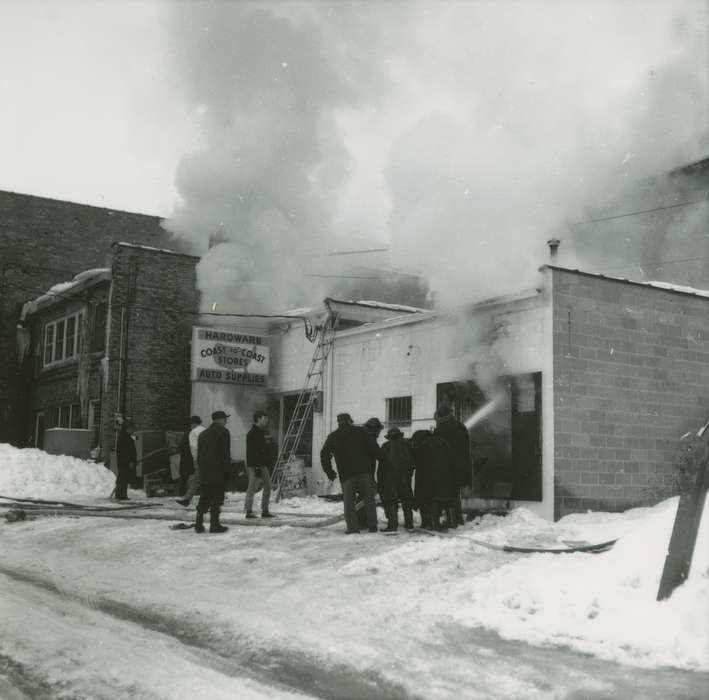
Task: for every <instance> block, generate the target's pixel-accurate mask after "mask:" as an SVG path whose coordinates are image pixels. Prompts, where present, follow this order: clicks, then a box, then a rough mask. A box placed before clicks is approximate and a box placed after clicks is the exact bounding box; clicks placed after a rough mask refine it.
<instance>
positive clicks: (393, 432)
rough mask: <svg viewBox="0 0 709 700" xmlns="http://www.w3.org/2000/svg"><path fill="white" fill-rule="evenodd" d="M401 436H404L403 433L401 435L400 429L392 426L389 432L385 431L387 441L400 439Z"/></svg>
mask: <svg viewBox="0 0 709 700" xmlns="http://www.w3.org/2000/svg"><path fill="white" fill-rule="evenodd" d="M403 436H404V433H402V432H401V429H400V428H398V427H397V426H393V427H392V428H389V430H387V434H386V435H385V437H386V439H387V440H391V439H396V438H400V437H403Z"/></svg>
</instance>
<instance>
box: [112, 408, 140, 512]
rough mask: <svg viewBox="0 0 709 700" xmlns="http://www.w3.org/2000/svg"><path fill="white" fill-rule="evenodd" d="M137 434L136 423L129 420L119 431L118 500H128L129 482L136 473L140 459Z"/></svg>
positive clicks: (117, 461)
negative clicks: (136, 439) (135, 439)
mask: <svg viewBox="0 0 709 700" xmlns="http://www.w3.org/2000/svg"><path fill="white" fill-rule="evenodd" d="M134 434H135V423H133V421H130V420H127V421H124V422H123V425H121V429H120V430H119V431H118V439H117V440H116V467H117V471H118V473H117V475H116V500H117V501H127V500H128V482H129V481H130V476H131V474H132V473H133V472H134V471H135V465H136V463H137V462H138V457H137V454H136V451H135V442H134V440H133V435H134Z"/></svg>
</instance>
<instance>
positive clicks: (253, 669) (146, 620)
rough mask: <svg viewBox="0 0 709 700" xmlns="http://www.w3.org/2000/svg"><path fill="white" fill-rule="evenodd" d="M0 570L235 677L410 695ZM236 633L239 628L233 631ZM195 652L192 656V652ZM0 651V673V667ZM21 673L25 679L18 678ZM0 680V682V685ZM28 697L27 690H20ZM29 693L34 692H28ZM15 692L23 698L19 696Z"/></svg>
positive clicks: (311, 689) (380, 681)
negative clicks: (146, 633)
mask: <svg viewBox="0 0 709 700" xmlns="http://www.w3.org/2000/svg"><path fill="white" fill-rule="evenodd" d="M0 574H4V575H5V576H7V577H9V578H11V579H13V580H15V581H17V582H20V583H24V584H29V585H31V586H33V587H35V588H38V589H40V590H42V591H45V592H48V593H51V594H52V595H54V596H56V597H58V598H60V599H66V600H70V601H72V602H73V603H78V604H80V605H81V606H82V608H84V609H87V610H93V611H98V612H101V613H104V614H106V615H109V616H110V617H112V618H114V619H116V620H120V621H122V622H127V623H129V624H132V625H136V626H138V627H140V628H142V629H144V630H147V631H149V632H152V633H157V634H161V635H165V636H167V637H169V638H171V639H173V640H175V641H177V642H179V644H180V645H181V646H182V647H184V648H185V650H186V651H188V652H189V653H190V654H191V656H192V657H193V659H195V660H196V661H197V662H198V663H199V664H200V665H202V666H203V667H205V668H208V669H210V670H212V671H214V672H217V673H220V674H223V675H227V676H232V677H235V678H250V679H252V680H254V681H256V682H259V683H263V684H268V685H272V686H273V689H274V691H275V690H277V689H278V688H279V687H280V688H281V689H282V690H290V691H292V692H296V693H305V694H306V695H307V696H310V697H314V698H322V699H323V700H351V699H353V698H367V700H398V699H399V698H401V699H402V700H403V699H406V698H413V697H415V696H412V695H411V693H409V692H407V691H406V690H405V689H404V688H402V687H400V686H398V685H395V684H393V683H391V682H390V681H388V680H386V679H385V678H383V677H382V676H381V675H380V674H378V673H377V672H362V671H361V670H358V669H355V668H352V667H349V666H347V665H342V664H339V665H336V666H328V667H326V666H324V665H323V664H322V663H321V662H319V661H318V660H317V659H316V658H313V657H310V656H308V655H307V654H304V653H302V652H299V651H282V650H278V649H269V648H265V647H255V646H254V644H253V641H254V640H251V639H249V640H241V639H240V638H239V637H238V636H237V635H235V633H234V632H235V631H234V630H233V629H232V628H227V627H226V626H223V627H221V628H220V627H219V626H216V627H214V626H210V625H209V623H204V624H195V623H194V622H187V621H185V620H183V619H180V618H179V617H175V616H170V615H165V614H162V613H157V612H155V611H151V610H147V609H145V608H140V607H136V606H132V605H129V604H127V603H122V602H119V601H116V600H112V599H107V598H102V597H100V596H89V597H87V596H82V595H76V594H73V593H72V592H71V591H68V590H66V588H65V587H63V586H62V587H60V586H58V585H57V584H55V583H54V582H53V581H51V580H48V579H45V578H42V577H40V576H38V575H36V574H31V573H27V572H25V571H17V570H14V569H8V568H5V567H2V566H0ZM237 634H238V633H237ZM195 657H196V658H195ZM13 663H15V666H13ZM1 664H2V657H1V656H0V678H1V671H2V665H1ZM8 667H9V670H10V671H11V672H12V671H13V669H14V678H13V674H12V673H10V674H8V675H9V676H10V677H11V680H12V682H13V683H14V684H15V686H16V688H17V689H19V690H21V689H22V687H23V685H22V684H23V682H25V683H26V684H29V685H28V688H30V689H31V688H33V687H34V688H35V691H39V693H40V694H38V695H36V697H37V698H38V700H42V699H43V698H44V697H47V698H49V697H54V696H52V695H51V694H50V695H44V694H43V692H44V691H43V682H42V681H41V680H39V678H38V677H36V676H35V675H33V674H31V673H28V672H27V670H26V669H22V668H21V665H17V662H8ZM23 679H24V681H23ZM1 688H2V686H1V685H0V689H1ZM24 697H27V696H24ZM30 697H32V698H33V700H34V697H35V695H31V696H30ZM18 698H20V699H22V700H23V696H22V695H19V696H18Z"/></svg>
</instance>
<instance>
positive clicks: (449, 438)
mask: <svg viewBox="0 0 709 700" xmlns="http://www.w3.org/2000/svg"><path fill="white" fill-rule="evenodd" d="M435 418H436V429H435V431H434V434H435V435H437V436H438V437H440V438H443V439H444V440H445V441H446V442H447V443H448V444H449V445H450V447H451V451H452V453H453V465H454V477H455V495H454V497H453V505H452V520H453V522H452V523H451V525H452V526H453V527H457V526H458V525H464V524H465V520H464V519H463V507H462V504H461V501H460V490H461V488H462V487H464V486H470V484H472V483H473V469H472V463H471V461H470V435H469V434H468V429H467V428H466V427H465V426H464V425H463V424H462V423H461V422H460V421H459V420H458V419H457V418H456V417H455V416H454V415H453V411H452V410H451V407H450V406H449V405H448V404H443V405H441V406H439V408H438V410H437V411H436V415H435Z"/></svg>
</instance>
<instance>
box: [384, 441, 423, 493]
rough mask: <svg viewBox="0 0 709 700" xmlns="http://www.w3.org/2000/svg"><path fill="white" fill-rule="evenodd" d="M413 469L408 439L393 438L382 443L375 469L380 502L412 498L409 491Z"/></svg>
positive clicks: (411, 452)
mask: <svg viewBox="0 0 709 700" xmlns="http://www.w3.org/2000/svg"><path fill="white" fill-rule="evenodd" d="M413 469H414V465H413V451H412V449H411V444H410V443H409V441H408V440H406V439H405V438H403V437H400V438H394V439H393V440H389V441H387V442H385V443H384V444H383V445H382V448H381V459H380V460H379V469H378V470H377V490H378V491H379V496H380V498H381V499H382V503H385V502H389V501H397V500H401V501H406V502H410V501H412V500H413V493H412V492H411V476H412V474H413Z"/></svg>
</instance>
